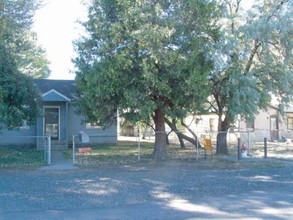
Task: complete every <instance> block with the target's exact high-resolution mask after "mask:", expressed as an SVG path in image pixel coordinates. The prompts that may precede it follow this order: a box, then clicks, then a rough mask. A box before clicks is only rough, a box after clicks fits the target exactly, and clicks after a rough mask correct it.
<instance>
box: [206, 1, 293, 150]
mask: <svg viewBox="0 0 293 220" xmlns="http://www.w3.org/2000/svg"><path fill="white" fill-rule="evenodd" d="M221 2H222V3H223V6H224V9H226V11H225V13H223V18H222V19H221V20H219V25H220V26H221V33H222V35H221V38H220V39H219V41H218V42H217V43H216V44H215V46H214V51H213V52H212V57H213V60H214V64H215V66H214V70H213V72H212V73H211V74H210V78H209V79H210V85H211V86H212V88H213V89H212V99H210V104H211V105H210V107H211V109H212V111H214V112H216V113H217V114H218V116H219V134H218V137H217V153H218V154H227V153H228V148H227V142H226V137H227V131H228V129H229V128H230V127H231V125H233V123H234V122H235V120H236V119H237V118H238V117H239V116H240V117H242V118H244V119H248V120H249V119H253V117H254V115H255V114H256V113H257V111H258V110H259V109H265V108H266V107H268V105H269V104H270V103H271V98H272V96H274V97H275V98H276V99H277V100H278V103H279V104H280V107H281V106H284V105H286V104H287V103H289V102H290V101H291V100H292V95H293V93H292V91H293V90H292V88H293V73H292V70H293V68H292V67H293V66H292V65H293V54H292V48H293V37H292V36H293V11H292V8H293V1H292V0H266V1H255V4H254V6H253V7H252V8H251V9H250V10H247V9H245V8H243V6H244V4H245V1H244V0H243V1H242V0H223V1H221Z"/></svg>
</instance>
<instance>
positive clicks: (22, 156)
mask: <svg viewBox="0 0 293 220" xmlns="http://www.w3.org/2000/svg"><path fill="white" fill-rule="evenodd" d="M43 164H44V152H43V151H38V150H35V149H20V148H13V147H1V146H0V167H10V166H11V167H13V166H31V165H43Z"/></svg>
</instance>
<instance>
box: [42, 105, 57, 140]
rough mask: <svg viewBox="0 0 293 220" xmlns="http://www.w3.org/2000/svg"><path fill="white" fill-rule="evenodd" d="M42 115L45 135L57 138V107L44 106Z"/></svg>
mask: <svg viewBox="0 0 293 220" xmlns="http://www.w3.org/2000/svg"><path fill="white" fill-rule="evenodd" d="M44 115H45V116H44V119H45V123H44V126H45V128H44V130H45V135H50V136H51V138H52V140H59V127H60V126H59V124H60V120H59V108H58V107H45V109H44Z"/></svg>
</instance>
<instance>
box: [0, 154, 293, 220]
mask: <svg viewBox="0 0 293 220" xmlns="http://www.w3.org/2000/svg"><path fill="white" fill-rule="evenodd" d="M292 165H293V163H292V161H291V160H282V159H275V160H274V159H270V160H268V159H266V160H265V159H260V160H242V161H240V162H238V161H232V160H220V159H213V160H186V161H179V160H170V161H163V162H155V161H151V162H150V161H148V162H141V163H137V164H131V165H123V166H120V167H117V166H101V167H96V168H78V169H74V170H59V171H50V170H48V171H40V170H0V220H2V219H22V220H26V219H293V187H292V186H293V166H292Z"/></svg>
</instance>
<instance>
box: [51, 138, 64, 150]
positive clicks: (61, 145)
mask: <svg viewBox="0 0 293 220" xmlns="http://www.w3.org/2000/svg"><path fill="white" fill-rule="evenodd" d="M51 148H52V149H60V150H61V149H67V148H68V147H67V146H66V141H60V140H58V141H57V140H52V141H51Z"/></svg>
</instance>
